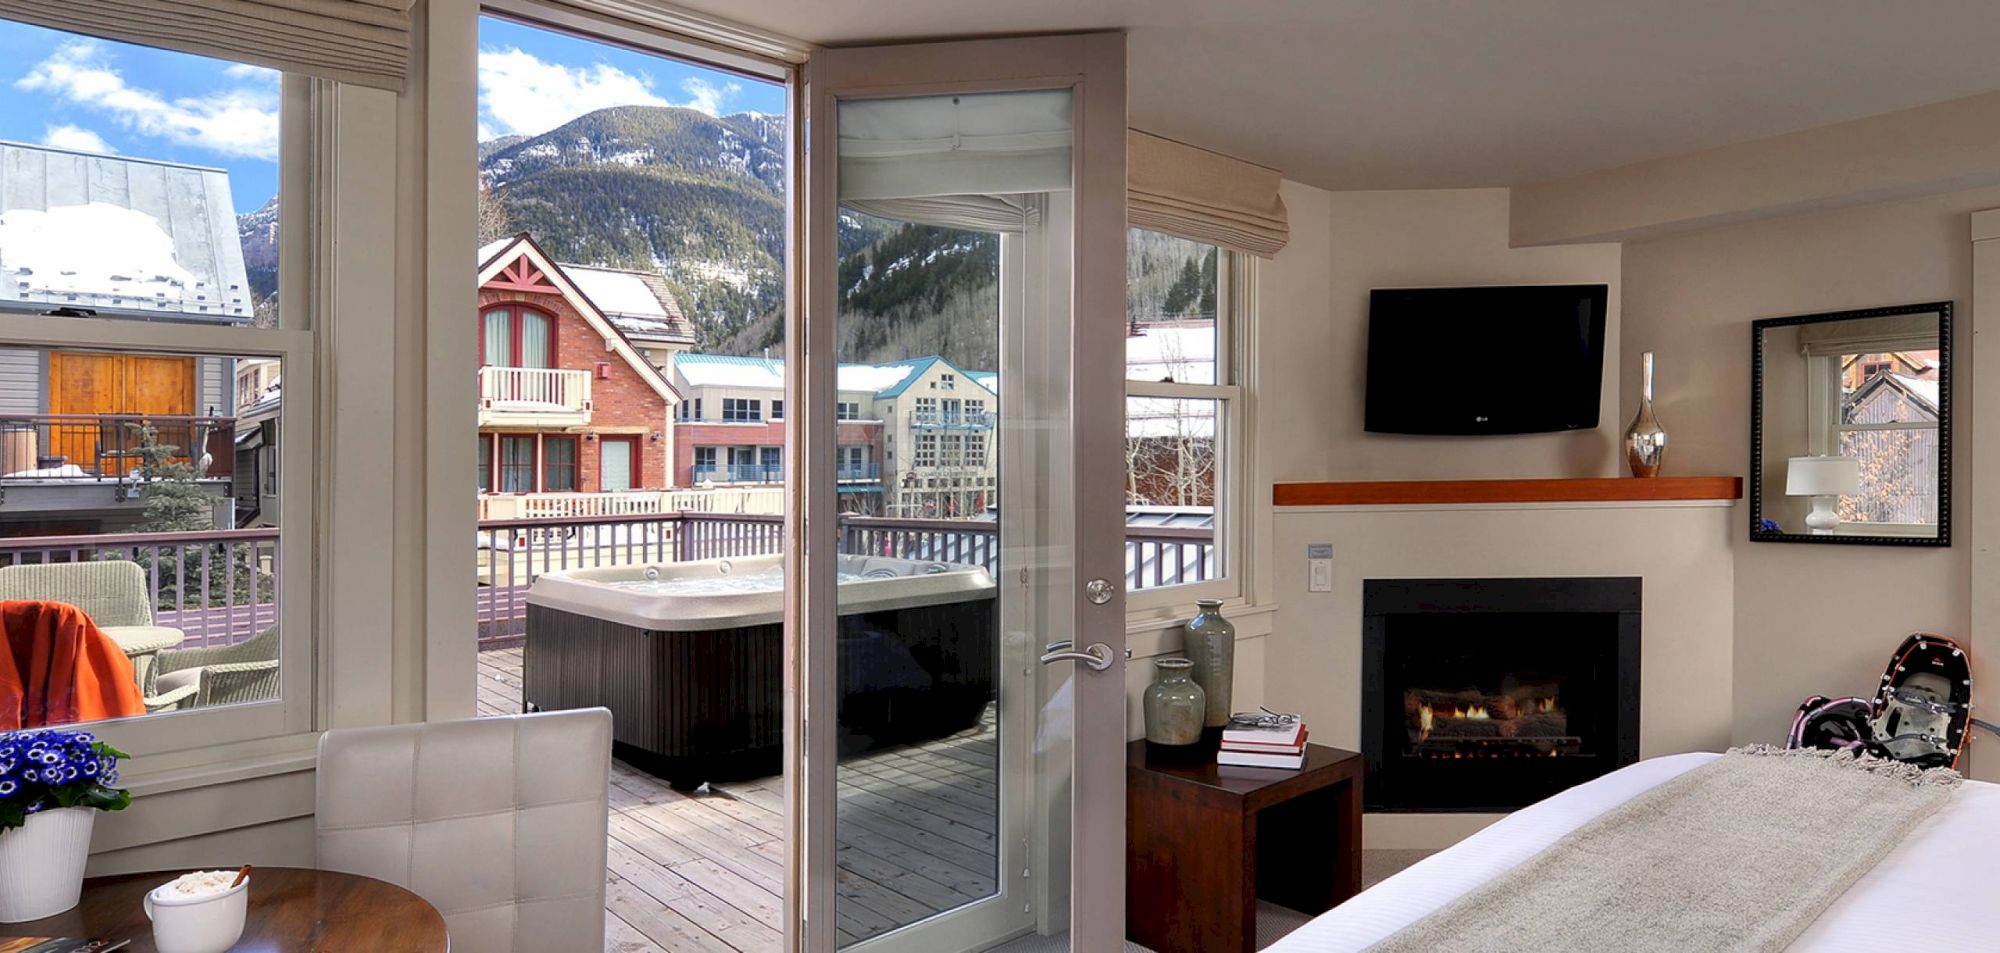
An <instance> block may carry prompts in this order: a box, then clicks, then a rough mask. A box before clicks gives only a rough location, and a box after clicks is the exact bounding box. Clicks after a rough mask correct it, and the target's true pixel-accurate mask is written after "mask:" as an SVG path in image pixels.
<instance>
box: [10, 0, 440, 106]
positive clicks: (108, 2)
mask: <svg viewBox="0 0 2000 953" xmlns="http://www.w3.org/2000/svg"><path fill="white" fill-rule="evenodd" d="M412 2H413V0H0V18H5V19H9V20H19V21H21V22H23V23H33V24H35V25H37V26H45V27H49V28H52V29H57V30H68V31H70V32H73V33H82V34H86V35H89V36H96V37H102V38H104V39H107V40H120V41H124V42H129V43H138V44H142V45H145V46H156V47H160V48H163V49H170V50H179V51H182V52H185V53H197V54H200V55H203V56H214V57H220V58H224V59H230V60H235V61H238V62H243V63H251V64H254V65H257V66H268V67H270V68H272V69H277V70H283V71H285V72H288V73H304V74H307V75H311V76H318V77H322V78H325V79H332V80H339V81H341V82H347V83H357V84H360V85H363V86H374V87H377V88H380V89H392V90H400V89H401V88H402V85H403V75H404V73H405V71H406V70H407V69H408V64H409V57H410V4H411V3H412Z"/></svg>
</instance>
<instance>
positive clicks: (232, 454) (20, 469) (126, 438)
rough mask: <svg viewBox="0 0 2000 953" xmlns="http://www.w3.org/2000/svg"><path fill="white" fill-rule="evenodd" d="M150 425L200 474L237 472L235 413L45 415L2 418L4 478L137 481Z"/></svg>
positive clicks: (0, 456) (0, 448) (16, 480)
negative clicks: (145, 430) (143, 446)
mask: <svg viewBox="0 0 2000 953" xmlns="http://www.w3.org/2000/svg"><path fill="white" fill-rule="evenodd" d="M149 426H150V427H152V428H153V436H154V439H155V440H157V441H158V442H159V443H160V444H162V445H164V446H170V447H173V448H174V449H175V451H176V452H175V455H174V457H173V459H174V460H175V461H177V462H183V463H190V464H193V465H194V467H195V470H196V476H197V477H227V476H229V475H230V474H231V473H233V472H235V468H236V418H234V417H183V416H172V415H142V414H54V415H49V414H43V415H21V416H11V417H0V482H9V483H21V482H29V481H38V482H48V481H55V482H67V481H84V482H98V481H109V482H120V483H131V482H134V479H135V475H136V474H137V471H138V470H139V469H140V468H141V467H142V466H143V464H144V459H143V458H142V457H141V455H140V447H141V445H142V444H143V443H144V439H143V436H142V431H143V429H144V428H145V427H149Z"/></svg>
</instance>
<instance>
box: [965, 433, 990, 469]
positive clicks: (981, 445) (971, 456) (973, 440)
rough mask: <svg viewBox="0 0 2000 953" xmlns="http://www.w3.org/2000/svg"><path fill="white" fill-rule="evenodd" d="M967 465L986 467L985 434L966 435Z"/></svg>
mask: <svg viewBox="0 0 2000 953" xmlns="http://www.w3.org/2000/svg"><path fill="white" fill-rule="evenodd" d="M965 465H966V466H968V467H984V466H986V435H985V434H983V433H975V434H966V435H965Z"/></svg>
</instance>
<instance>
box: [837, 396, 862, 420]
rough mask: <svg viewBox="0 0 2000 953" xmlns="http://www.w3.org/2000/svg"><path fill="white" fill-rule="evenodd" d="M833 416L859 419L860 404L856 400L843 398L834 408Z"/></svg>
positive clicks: (838, 418) (840, 418)
mask: <svg viewBox="0 0 2000 953" xmlns="http://www.w3.org/2000/svg"><path fill="white" fill-rule="evenodd" d="M833 417H834V419H835V420H860V419H861V404H860V403H859V402H856V401H847V400H843V401H841V402H840V404H839V406H837V407H835V408H834V413H833Z"/></svg>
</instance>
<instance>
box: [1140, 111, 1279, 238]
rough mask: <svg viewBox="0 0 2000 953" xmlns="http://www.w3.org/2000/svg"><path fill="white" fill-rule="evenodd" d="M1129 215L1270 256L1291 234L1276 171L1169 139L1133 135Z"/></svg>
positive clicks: (1156, 227) (1158, 227) (1151, 225)
mask: <svg viewBox="0 0 2000 953" xmlns="http://www.w3.org/2000/svg"><path fill="white" fill-rule="evenodd" d="M1125 144H1126V145H1125V155H1126V159H1125V162H1126V171H1125V189H1126V208H1127V212H1126V215H1127V221H1128V222H1129V223H1130V224H1131V225H1132V226H1133V227H1135V228H1146V229H1151V230H1153V231H1156V232H1165V233H1167V234H1169V235H1178V236H1180V237H1182V238H1186V239H1190V240H1192V241H1198V242H1208V243H1210V244H1214V245H1220V246H1222V247H1224V248H1228V249H1231V250H1234V251H1239V252H1247V253H1249V254H1252V255H1257V256H1260V257H1263V258H1269V257H1271V256H1272V255H1275V254H1277V253H1278V250H1279V249H1281V248H1284V247H1285V242H1286V241H1288V240H1290V238H1291V225H1290V223H1289V221H1288V219H1287V218H1286V216H1285V200H1284V199H1283V198H1281V197H1279V195H1278V183H1279V182H1280V181H1281V180H1282V179H1283V178H1284V177H1283V176H1282V175H1280V174H1279V173H1278V172H1277V171H1276V170H1273V169H1266V168H1264V167H1263V166H1259V165H1252V164H1250V163H1248V162H1244V161H1243V160H1241V159H1232V158H1230V157H1229V156H1225V155H1222V154H1220V153H1215V152H1210V151H1208V150H1206V149H1197V148H1195V147H1194V146H1190V145H1185V144H1182V143H1178V142H1175V141H1173V140H1171V139H1162V138H1160V137H1159V136H1155V135H1152V134H1151V133H1145V132H1140V131H1139V130H1137V129H1132V130H1127V131H1126V135H1125Z"/></svg>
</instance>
